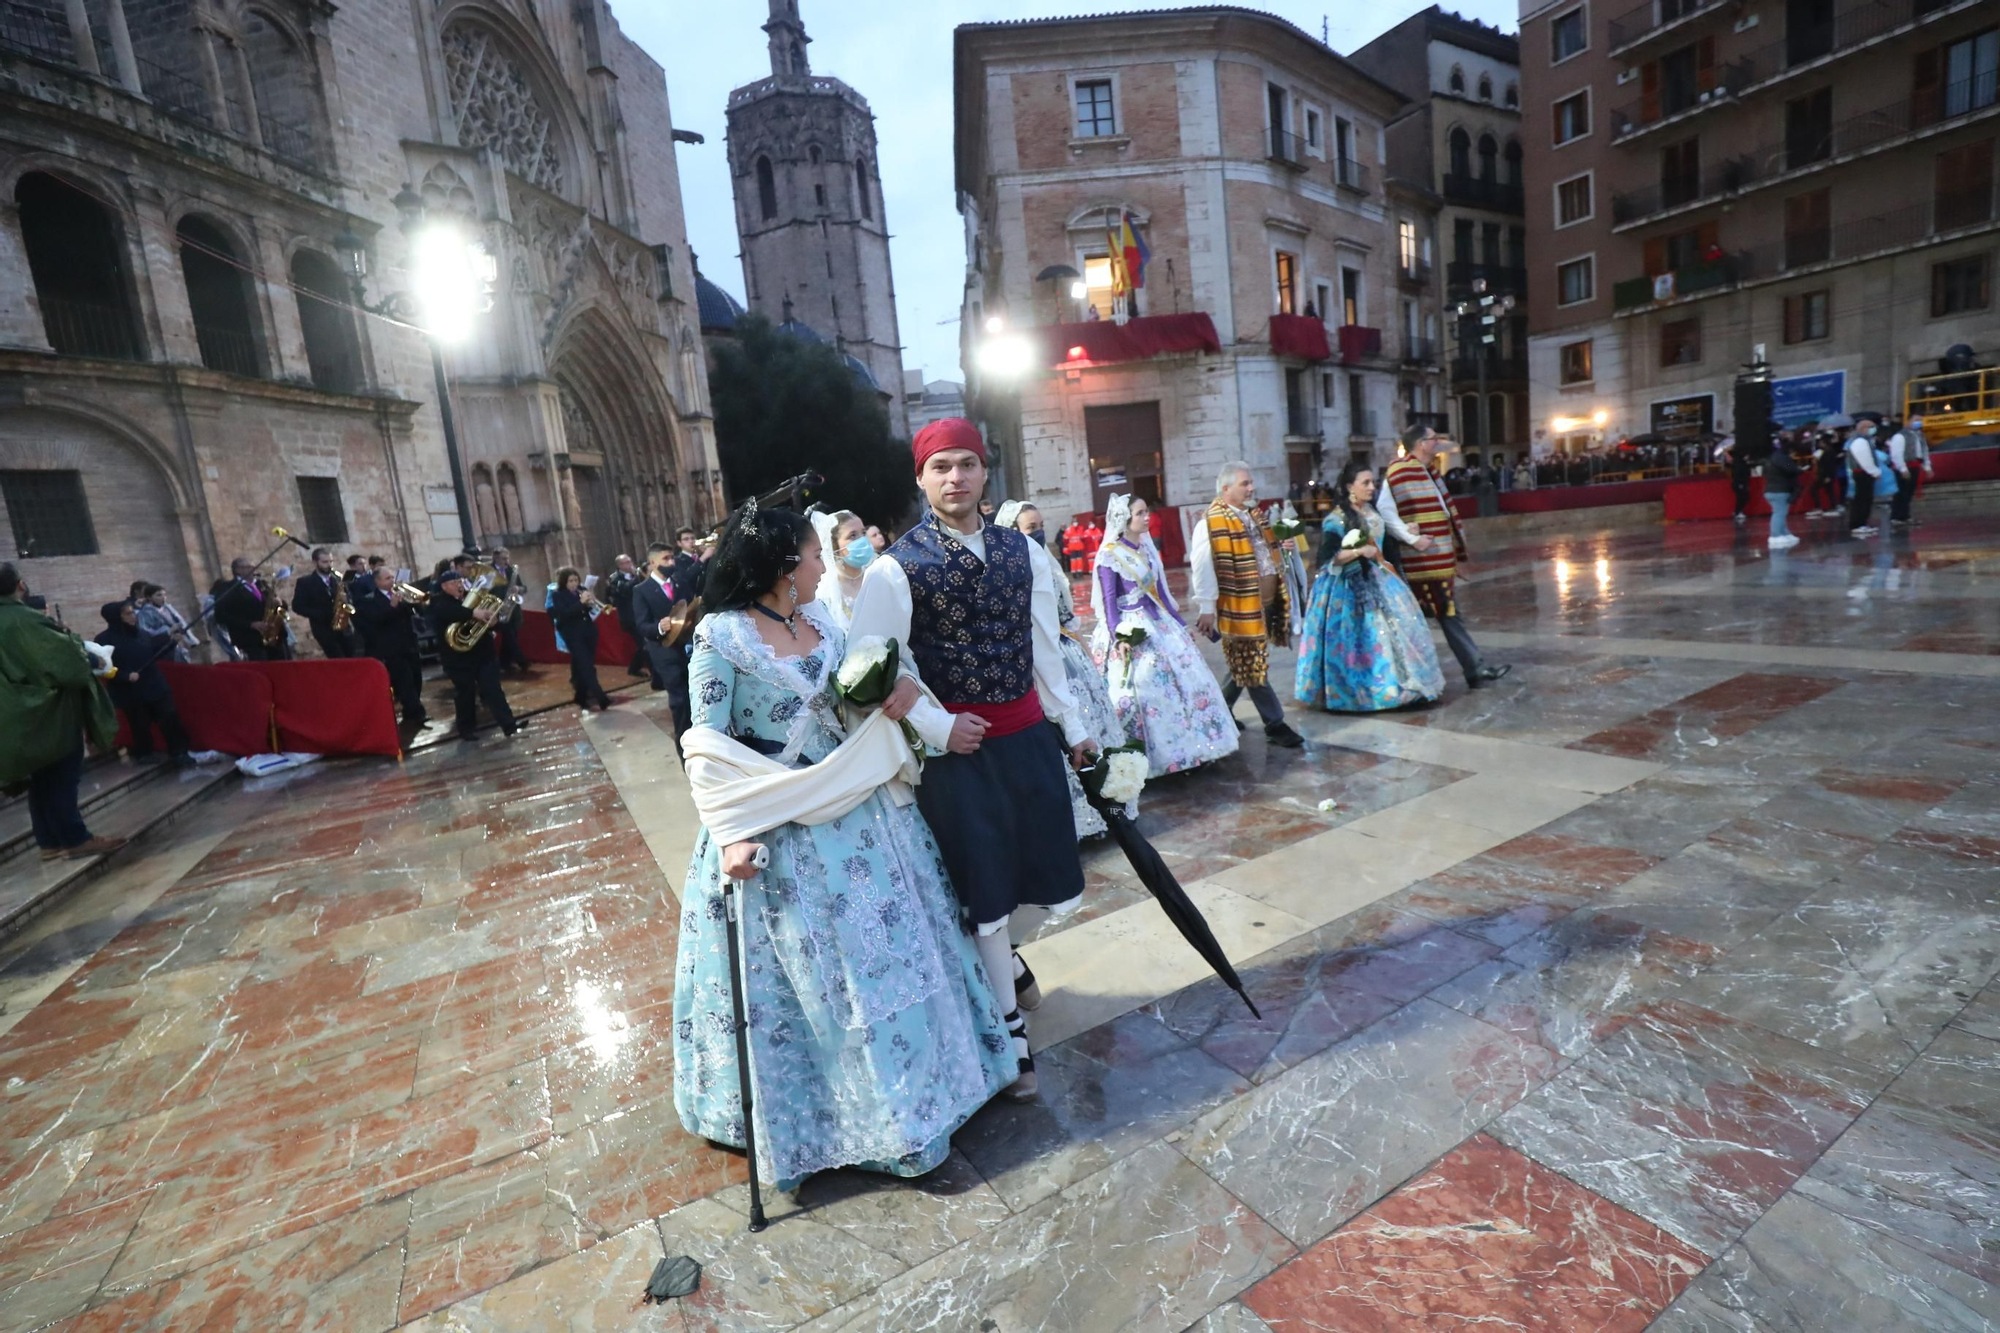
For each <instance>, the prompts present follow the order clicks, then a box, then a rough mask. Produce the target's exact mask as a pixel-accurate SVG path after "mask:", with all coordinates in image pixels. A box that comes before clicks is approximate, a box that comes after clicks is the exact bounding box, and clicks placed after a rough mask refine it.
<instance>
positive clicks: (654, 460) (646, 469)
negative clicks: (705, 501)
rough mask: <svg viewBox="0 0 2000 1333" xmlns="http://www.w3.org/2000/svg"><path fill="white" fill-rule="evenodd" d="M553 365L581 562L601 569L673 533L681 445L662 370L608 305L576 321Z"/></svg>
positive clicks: (680, 518) (679, 515) (679, 514)
mask: <svg viewBox="0 0 2000 1333" xmlns="http://www.w3.org/2000/svg"><path fill="white" fill-rule="evenodd" d="M550 370H551V374H552V377H553V378H554V379H555V382H556V390H557V393H558V395H559V397H560V398H561V402H562V418H563V434H564V436H565V441H566V444H567V448H568V452H569V455H570V459H571V465H570V490H571V492H572V494H573V495H574V496H575V508H576V512H575V513H574V514H573V515H572V516H571V517H572V519H573V520H574V526H575V527H576V528H577V529H578V535H579V536H580V537H581V538H582V546H583V548H584V549H582V550H580V551H577V552H575V554H576V555H578V556H580V557H582V558H584V559H586V560H587V561H588V563H587V564H586V565H585V566H584V567H585V568H588V569H591V570H594V571H597V572H603V571H605V570H608V569H609V568H610V565H611V561H612V559H613V558H614V557H615V556H616V555H617V554H618V553H619V552H620V551H626V552H630V553H632V554H633V555H637V554H638V553H639V552H640V551H642V550H644V549H645V547H646V546H647V544H648V543H650V542H652V541H655V540H659V541H669V540H671V539H672V532H671V529H672V527H673V526H675V525H678V524H680V523H682V522H685V521H686V514H685V511H684V510H683V508H682V505H681V501H680V497H679V494H678V488H677V487H676V485H675V484H674V483H675V479H676V478H677V477H678V476H679V475H680V454H681V451H680V448H679V443H678V436H677V434H676V430H675V426H674V422H673V418H672V414H671V413H670V412H669V411H668V410H667V407H666V394H665V386H664V385H662V384H661V383H660V379H659V372H658V371H657V370H656V369H655V368H654V367H653V365H652V364H651V363H650V362H649V361H647V360H646V359H645V358H644V356H643V355H642V354H641V352H640V351H639V349H638V348H637V347H636V346H635V345H634V342H633V340H632V338H631V335H629V334H627V333H625V332H624V331H622V330H621V329H620V328H619V327H618V326H617V325H616V324H614V323H613V322H612V319H611V318H610V317H608V316H607V315H606V314H605V313H604V312H603V311H602V310H600V309H596V308H591V309H587V310H585V311H584V312H583V313H582V314H581V315H579V316H578V317H577V318H575V319H574V320H572V321H571V322H570V324H569V326H568V327H567V328H566V329H565V330H564V331H563V332H562V334H561V336H560V337H559V338H558V340H557V345H556V352H555V355H554V356H553V357H552V358H551V359H550Z"/></svg>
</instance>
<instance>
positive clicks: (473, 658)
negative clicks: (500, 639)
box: [429, 569, 521, 741]
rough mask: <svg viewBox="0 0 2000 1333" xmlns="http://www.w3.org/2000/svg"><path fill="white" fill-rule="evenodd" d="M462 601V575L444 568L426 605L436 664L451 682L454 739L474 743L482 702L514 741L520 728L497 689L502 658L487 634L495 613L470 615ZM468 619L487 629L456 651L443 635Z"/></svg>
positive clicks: (490, 610) (487, 609) (486, 610)
mask: <svg viewBox="0 0 2000 1333" xmlns="http://www.w3.org/2000/svg"><path fill="white" fill-rule="evenodd" d="M464 596H465V575H464V574H462V573H460V572H459V571H458V570H456V569H447V570H446V571H444V573H442V574H440V575H438V587H437V591H436V592H435V593H433V594H431V600H430V606H429V611H430V618H431V628H432V629H433V630H434V631H435V632H436V634H437V650H438V664H439V665H440V666H442V667H443V668H444V674H445V675H446V676H447V677H448V678H449V679H450V680H451V687H452V695H453V697H452V704H453V707H454V709H455V710H456V713H457V721H458V738H459V739H460V740H462V741H469V740H471V739H472V738H473V733H474V732H475V731H477V730H478V722H479V705H480V704H482V703H483V704H485V705H486V711H487V712H489V713H491V714H493V720H494V721H495V722H498V723H499V724H500V730H502V731H504V732H506V733H507V734H508V735H509V736H512V735H513V734H514V733H515V732H517V731H519V730H520V729H521V727H520V724H519V723H518V722H516V721H515V720H514V710H513V709H511V708H509V707H508V706H507V695H506V692H505V691H503V690H502V689H501V688H500V659H499V657H498V656H497V655H496V654H495V652H494V650H493V631H492V629H491V626H492V624H493V619H494V612H493V608H491V607H484V608H481V609H480V610H478V611H471V610H468V609H466V606H465V603H464V601H463V600H462V599H463V598H464ZM472 620H477V621H482V622H484V623H485V624H486V625H487V626H488V627H489V628H488V629H487V632H486V633H484V634H482V635H480V636H479V641H478V642H477V643H475V644H473V645H472V647H471V649H470V650H468V651H466V652H459V651H458V650H457V649H455V648H453V647H452V646H451V637H450V635H449V634H448V633H447V631H448V630H450V628H451V627H452V626H453V625H456V624H458V623H460V622H461V621H472Z"/></svg>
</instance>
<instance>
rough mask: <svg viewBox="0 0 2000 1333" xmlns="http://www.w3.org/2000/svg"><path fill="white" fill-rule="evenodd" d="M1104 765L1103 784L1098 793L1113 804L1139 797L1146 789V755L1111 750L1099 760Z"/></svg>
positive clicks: (1125, 802)
mask: <svg viewBox="0 0 2000 1333" xmlns="http://www.w3.org/2000/svg"><path fill="white" fill-rule="evenodd" d="M1100 762H1101V763H1103V764H1104V766H1105V772H1104V785H1103V786H1101V787H1100V788H1098V794H1099V795H1100V796H1102V797H1103V798H1104V799H1105V800H1106V801H1109V802H1111V803H1112V804H1114V805H1125V804H1127V803H1128V802H1131V801H1135V800H1137V799H1138V798H1139V793H1140V792H1142V791H1144V790H1145V789H1146V772H1147V767H1146V756H1145V755H1143V754H1137V753H1135V752H1133V751H1131V750H1113V751H1111V752H1110V753H1108V754H1106V755H1105V756H1104V758H1103V759H1102V760H1101V761H1100Z"/></svg>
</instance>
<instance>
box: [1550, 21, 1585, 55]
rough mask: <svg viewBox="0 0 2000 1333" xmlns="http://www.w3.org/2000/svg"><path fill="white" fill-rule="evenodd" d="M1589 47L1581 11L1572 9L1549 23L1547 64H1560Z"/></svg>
mask: <svg viewBox="0 0 2000 1333" xmlns="http://www.w3.org/2000/svg"><path fill="white" fill-rule="evenodd" d="M1589 47H1590V31H1589V29H1588V28H1587V27H1585V26H1584V17H1583V10H1581V9H1572V10H1570V11H1569V13H1567V14H1558V15H1557V16H1556V17H1555V18H1553V19H1551V20H1550V21H1549V63H1550V64H1552V65H1553V64H1560V63H1562V62H1563V61H1565V60H1568V59H1569V58H1570V57H1571V56H1573V55H1577V54H1580V53H1581V52H1583V51H1585V50H1588V49H1589Z"/></svg>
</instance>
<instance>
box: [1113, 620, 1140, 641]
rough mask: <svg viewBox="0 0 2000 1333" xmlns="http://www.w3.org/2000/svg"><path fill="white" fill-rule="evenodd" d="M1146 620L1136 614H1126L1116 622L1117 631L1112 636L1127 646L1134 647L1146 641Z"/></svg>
mask: <svg viewBox="0 0 2000 1333" xmlns="http://www.w3.org/2000/svg"><path fill="white" fill-rule="evenodd" d="M1146 634H1147V630H1146V622H1145V621H1143V620H1141V619H1140V618H1139V617H1137V616H1127V617H1125V619H1123V620H1121V621H1119V622H1118V631H1117V633H1115V634H1113V635H1112V637H1113V638H1115V639H1117V640H1118V642H1120V643H1122V644H1124V645H1125V646H1126V647H1128V648H1136V647H1138V646H1139V645H1140V644H1142V643H1144V642H1145V641H1146Z"/></svg>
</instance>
